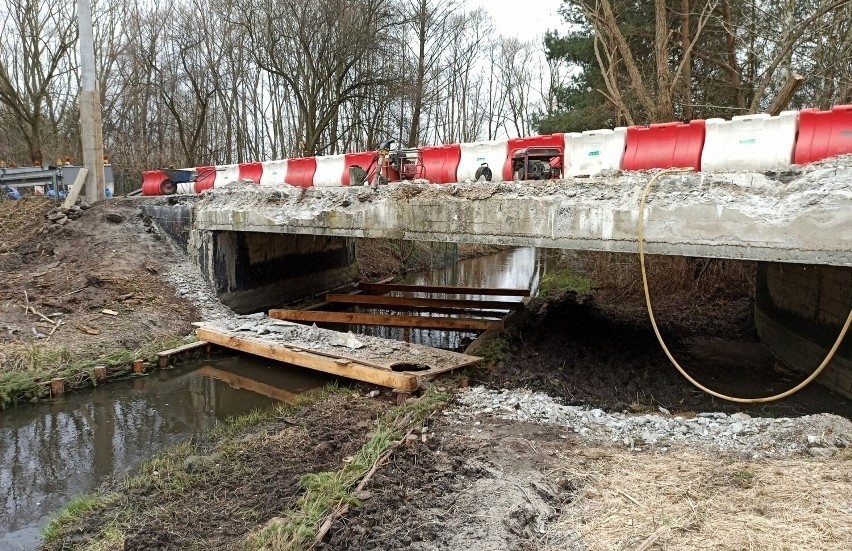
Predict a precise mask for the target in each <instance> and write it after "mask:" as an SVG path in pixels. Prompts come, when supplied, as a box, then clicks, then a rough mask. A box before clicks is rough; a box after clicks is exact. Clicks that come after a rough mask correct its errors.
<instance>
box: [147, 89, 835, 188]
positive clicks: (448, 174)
mask: <svg viewBox="0 0 852 551" xmlns="http://www.w3.org/2000/svg"><path fill="white" fill-rule="evenodd" d="M528 147H547V148H556V149H558V150H559V151H560V153H561V154H562V155H563V158H562V166H563V168H564V175H565V176H567V177H572V176H594V175H597V174H600V173H601V172H602V171H604V170H614V169H621V170H648V169H655V168H670V167H692V168H694V169H695V170H704V171H708V172H715V171H734V170H739V171H748V170H752V171H763V170H774V169H783V168H786V167H788V166H790V165H791V164H792V163H795V164H805V163H811V162H815V161H819V160H821V159H825V158H827V157H834V156H837V155H842V154H846V153H852V105H838V106H836V107H834V108H833V109H831V110H828V111H820V110H818V109H803V110H802V111H799V112H796V111H785V112H784V113H781V115H780V116H777V117H772V116H769V115H765V114H758V115H746V116H738V117H734V118H733V119H732V120H730V121H727V120H723V119H709V120H707V121H704V120H694V121H691V122H689V123H679V122H673V123H665V124H652V125H650V126H631V127H629V128H627V129H624V128H616V129H614V130H608V129H604V130H589V131H586V132H582V133H570V134H551V135H543V136H532V137H528V138H516V139H510V140H495V141H490V142H475V143H467V144H450V145H439V146H428V147H421V148H420V149H419V152H420V160H421V162H422V164H423V170H422V177H423V178H425V179H427V180H429V181H430V182H432V183H437V184H448V183H454V182H459V181H464V180H475V179H476V171H477V170H478V169H479V168H480V166H482V164H484V163H485V164H487V165H488V167H489V168H490V169H491V172H492V180H493V181H501V180H512V179H513V176H514V175H513V158H514V156H515V154H516V153H518V152H521V151H522V150H524V149H526V148H528ZM375 155H376V152H375V151H368V152H362V153H346V154H344V155H325V156H319V157H302V158H297V159H283V160H278V161H268V162H264V163H241V164H238V165H223V166H216V167H213V166H201V167H195V168H194V169H188V170H194V171H195V173H196V179H195V181H194V182H193V183H192V184H178V185H175V184H174V183H173V182H171V181H170V180H169V178H168V176H167V175H166V173H165V172H164V171H162V170H150V171H147V172H143V173H142V194H143V195H163V194H170V193H175V192H177V193H201V192H203V191H204V190H207V189H210V188H212V187H221V186H225V185H228V184H230V183H233V182H237V181H243V180H250V181H252V182H254V183H255V184H259V185H262V186H263V185H280V184H282V183H286V184H289V185H292V186H298V187H312V186H317V187H336V186H347V185H351V184H352V182H351V181H350V174H349V169H350V167H352V166H356V165H357V166H360V167H361V168H362V169H364V170H368V169H369V167H370V164H371V163H372V162H373V160H374V158H375Z"/></svg>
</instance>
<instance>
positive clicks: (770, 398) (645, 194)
mask: <svg viewBox="0 0 852 551" xmlns="http://www.w3.org/2000/svg"><path fill="white" fill-rule="evenodd" d="M691 171H692V169H688V168H675V169H668V170H663V171H661V172H658V173H656V174H655V175H654V176H653V177H652V178H651V179H650V180H649V181H648V185H646V186H645V191H644V192H642V200H641V202H640V203H639V264H640V266H641V267H642V286H643V287H644V289H645V304H646V305H647V306H648V316H649V317H650V318H651V325H652V326H653V327H654V333H655V334H656V335H657V340H658V341H659V342H660V346H662V347H663V352H665V353H666V356H667V357H668V358H669V361H671V362H672V365H674V366H675V367H676V368H677V370H678V371H680V374H681V375H683V376H684V377H686V380H687V381H689V382H690V383H692V384H693V385H695V386H696V387H697V388H699V389H701V390H703V391H704V392H706V393H707V394H710V395H711V396H715V397H716V398H721V399H722V400H728V401H729V402H738V403H741V404H761V403H766V402H774V401H776V400H781V399H783V398H786V397H788V396H791V395H793V394H795V393H796V392H799V391H800V390H802V389H803V388H805V387H806V386H808V385H809V384H811V382H813V380H814V379H816V378H817V377H819V374H820V373H822V370H823V369H825V367H826V366H827V365H828V364H829V363H830V362H831V360H832V358H834V354H835V353H836V352H837V349H838V348H840V344H841V343H842V342H843V339H844V337H846V332H847V331H848V330H849V325H850V324H852V309H850V310H849V315H848V316H847V317H846V323H845V324H843V329H841V330H840V335H838V336H837V340H836V341H834V346H832V347H831V350H829V351H828V355H827V356H826V357H825V359H824V360H823V361H822V363H821V364H819V367H817V368H816V370H815V371H814V372H813V373H811V374H810V376H808V378H807V379H805V380H804V381H802V382H801V383H799V384H797V385H796V386H794V387H793V388H791V389H789V390H787V391H785V392H782V393H780V394H775V395H773V396H767V397H765V398H738V397H736V396H728V395H726V394H722V393H721V392H716V391H715V390H711V389H709V388H707V387H706V386H704V385H702V384H701V383H699V382H698V381H696V380H695V379H693V378H692V377H691V376H690V375H689V373H687V372H686V370H685V369H684V368H683V367H681V365H680V364H679V363H678V362H677V360H675V359H674V356H672V353H671V352H670V351H669V348H668V347H667V346H666V343H665V341H664V340H663V336H662V335H660V329H659V328H658V327H657V320H656V318H654V309H653V308H652V307H651V293H650V292H649V291H648V274H647V273H646V271H645V200H646V199H647V198H648V192H649V191H651V186H653V185H654V183H655V182H656V181H657V180H659V179H660V178H661V177H663V176H665V175H667V174H677V173H681V172H691Z"/></svg>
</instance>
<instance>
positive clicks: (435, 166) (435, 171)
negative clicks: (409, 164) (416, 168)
mask: <svg viewBox="0 0 852 551" xmlns="http://www.w3.org/2000/svg"><path fill="white" fill-rule="evenodd" d="M420 160H421V161H423V177H424V178H425V179H427V180H429V181H430V182H432V183H433V184H452V183H454V182H455V181H456V180H457V178H456V172H457V171H458V168H459V161H460V160H461V148H460V147H459V144H452V145H438V146H433V147H421V148H420Z"/></svg>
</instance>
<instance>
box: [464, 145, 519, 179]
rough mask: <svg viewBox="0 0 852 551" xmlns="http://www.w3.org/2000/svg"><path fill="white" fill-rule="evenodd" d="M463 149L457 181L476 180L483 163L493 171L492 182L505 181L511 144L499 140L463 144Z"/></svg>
mask: <svg viewBox="0 0 852 551" xmlns="http://www.w3.org/2000/svg"><path fill="white" fill-rule="evenodd" d="M460 147H461V159H460V160H459V167H458V169H457V171H456V180H458V181H459V182H464V181H465V180H476V171H477V170H479V167H480V166H482V164H483V163H487V164H488V168H490V169H491V181H492V182H502V181H503V165H504V164H505V163H506V157H507V156H508V154H509V142H508V141H507V140H497V141H493V142H476V143H463V144H461V145H460Z"/></svg>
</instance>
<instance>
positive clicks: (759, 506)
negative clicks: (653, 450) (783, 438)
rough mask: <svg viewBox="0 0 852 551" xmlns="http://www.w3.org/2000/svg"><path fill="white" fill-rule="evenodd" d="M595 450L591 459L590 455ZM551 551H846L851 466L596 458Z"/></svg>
mask: <svg viewBox="0 0 852 551" xmlns="http://www.w3.org/2000/svg"><path fill="white" fill-rule="evenodd" d="M589 451H592V450H589ZM599 451H600V452H601V453H599V454H593V455H591V457H593V460H589V461H586V462H583V461H580V462H579V463H577V465H576V466H575V467H573V468H571V469H568V470H567V471H566V473H565V474H566V476H567V479H568V480H569V481H570V484H572V485H573V486H574V487H576V488H578V489H577V492H576V499H575V500H574V501H573V502H572V503H571V504H569V505H567V506H566V507H564V508H563V515H562V517H561V518H560V520H559V521H558V523H557V524H556V525H555V526H554V530H553V531H552V532H551V533H550V534H549V537H548V544H547V545H546V547H547V548H549V549H565V548H569V549H576V548H583V549H588V550H590V551H593V550H607V551H611V550H617V549H630V550H638V549H658V550H659V549H665V550H681V549H713V550H743V549H760V550H794V549H795V550H804V549H807V550H838V551H840V550H844V551H845V550H848V549H852V522H850V516H851V515H852V463H850V461H849V458H848V457H840V458H834V459H830V460H816V459H797V458H792V459H775V460H761V461H746V460H740V459H732V458H719V457H708V456H707V455H706V454H705V455H698V454H695V453H688V452H683V453H672V454H669V455H664V456H656V457H649V456H647V455H641V454H640V455H636V454H630V453H627V452H622V451H609V450H599Z"/></svg>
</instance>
